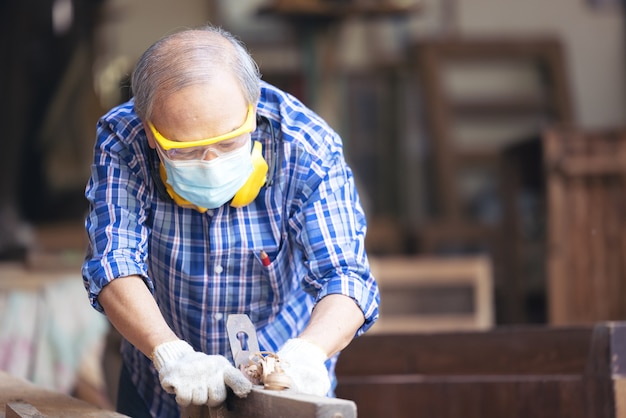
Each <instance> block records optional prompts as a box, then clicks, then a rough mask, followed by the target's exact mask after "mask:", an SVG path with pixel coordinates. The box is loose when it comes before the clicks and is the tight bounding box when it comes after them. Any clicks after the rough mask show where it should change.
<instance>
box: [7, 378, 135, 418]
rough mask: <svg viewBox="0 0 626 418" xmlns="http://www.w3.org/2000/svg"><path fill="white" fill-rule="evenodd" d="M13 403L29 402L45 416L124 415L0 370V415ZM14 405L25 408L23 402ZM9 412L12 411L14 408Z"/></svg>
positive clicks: (118, 417)
mask: <svg viewBox="0 0 626 418" xmlns="http://www.w3.org/2000/svg"><path fill="white" fill-rule="evenodd" d="M14 403H17V404H28V405H30V406H31V407H32V408H34V409H36V410H37V411H39V412H40V414H41V416H43V417H46V418H57V417H58V418H61V417H62V418H85V417H87V418H122V417H125V415H122V414H118V413H116V412H113V411H106V410H103V409H100V408H98V407H96V406H93V405H91V404H89V403H87V402H84V401H81V400H79V399H76V398H72V397H71V396H67V395H64V394H62V393H58V392H54V391H51V390H47V389H43V388H40V387H38V386H36V385H34V384H32V383H30V382H27V381H26V380H23V379H19V378H17V377H15V376H11V375H10V374H8V373H6V372H4V371H0V418H1V417H10V416H11V415H8V414H7V413H6V411H7V404H14ZM17 406H20V407H22V408H24V406H23V405H17ZM18 409H19V408H18ZM11 413H12V414H14V413H15V408H13V411H12V412H11ZM13 416H15V415H13ZM17 416H20V415H17ZM26 416H27V415H26Z"/></svg>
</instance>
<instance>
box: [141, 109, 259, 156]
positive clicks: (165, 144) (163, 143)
mask: <svg viewBox="0 0 626 418" xmlns="http://www.w3.org/2000/svg"><path fill="white" fill-rule="evenodd" d="M255 115H256V112H254V107H253V106H252V105H248V114H247V115H246V120H245V121H244V122H243V125H241V126H240V127H239V128H237V129H235V130H234V131H231V132H228V133H225V134H222V135H218V136H214V137H213V138H206V139H199V140H197V141H172V140H169V139H167V138H166V137H164V136H163V135H161V133H160V132H159V131H157V129H156V128H155V127H154V125H153V124H152V122H150V121H148V126H150V130H151V131H152V134H153V135H154V138H155V139H156V141H157V142H158V144H159V146H160V147H161V148H163V150H165V151H167V150H170V149H181V148H193V147H203V146H207V145H212V144H215V143H216V142H221V141H225V140H227V139H232V138H235V137H238V136H239V135H243V134H247V133H249V132H252V131H254V127H255V126H254V118H255Z"/></svg>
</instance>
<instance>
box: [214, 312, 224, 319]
mask: <svg viewBox="0 0 626 418" xmlns="http://www.w3.org/2000/svg"><path fill="white" fill-rule="evenodd" d="M223 317H224V315H223V314H221V313H219V312H218V313H216V314H215V315H213V318H214V319H215V320H216V321H219V320H220V319H222V318H223Z"/></svg>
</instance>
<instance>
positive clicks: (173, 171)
mask: <svg viewBox="0 0 626 418" xmlns="http://www.w3.org/2000/svg"><path fill="white" fill-rule="evenodd" d="M157 149H158V151H159V155H160V157H161V161H163V165H164V166H165V172H166V173H167V182H168V183H169V185H170V186H172V188H173V189H174V191H175V192H176V193H178V194H179V195H180V196H181V197H182V198H184V199H186V200H188V201H189V202H191V203H193V204H194V205H196V206H199V207H202V208H208V209H215V208H218V207H220V206H222V205H223V204H224V203H226V202H228V201H229V200H230V199H232V198H233V196H235V193H237V191H238V190H239V189H240V188H241V187H242V186H243V185H244V184H245V182H246V180H248V177H250V174H251V173H252V169H253V166H252V156H251V150H250V140H248V141H247V143H246V145H244V146H242V147H240V148H238V149H236V150H234V151H232V152H229V153H228V154H225V155H222V156H219V157H217V158H214V159H212V160H210V161H205V160H171V159H169V158H168V157H167V156H166V155H165V153H163V152H161V150H160V148H159V147H158V146H157Z"/></svg>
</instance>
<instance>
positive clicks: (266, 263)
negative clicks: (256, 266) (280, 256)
mask: <svg viewBox="0 0 626 418" xmlns="http://www.w3.org/2000/svg"><path fill="white" fill-rule="evenodd" d="M261 263H262V264H263V266H265V267H269V265H270V263H271V261H270V257H269V256H268V255H267V253H266V252H265V251H263V250H261Z"/></svg>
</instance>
